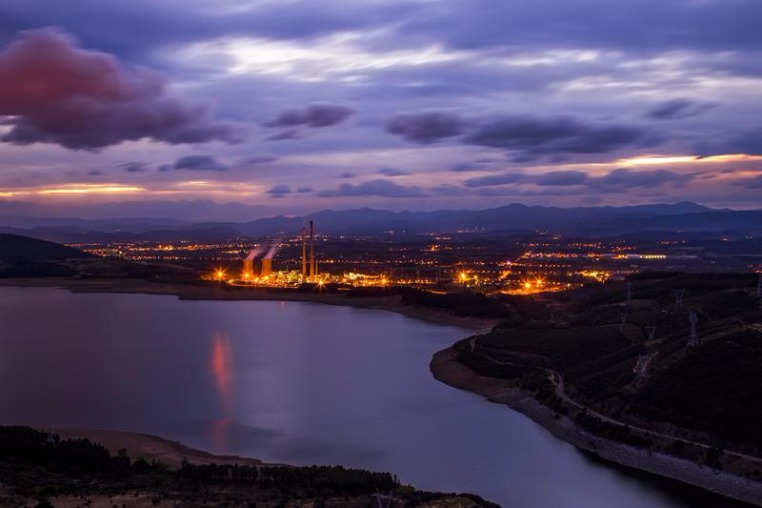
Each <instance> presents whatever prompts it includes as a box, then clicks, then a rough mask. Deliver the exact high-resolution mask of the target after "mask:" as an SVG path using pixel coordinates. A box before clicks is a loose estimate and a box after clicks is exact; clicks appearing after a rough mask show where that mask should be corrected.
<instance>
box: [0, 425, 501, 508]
mask: <svg viewBox="0 0 762 508" xmlns="http://www.w3.org/2000/svg"><path fill="white" fill-rule="evenodd" d="M377 492H378V493H383V494H384V495H385V496H388V495H390V494H391V495H392V496H393V497H394V498H395V499H396V502H395V503H394V505H393V506H396V507H403V506H429V507H434V506H452V507H457V506H460V507H489V506H496V505H494V504H492V503H489V502H486V501H484V500H482V499H481V498H479V497H477V496H473V495H469V494H458V495H453V494H439V493H431V492H422V491H417V490H415V489H413V488H412V487H407V486H403V485H401V484H400V483H399V481H398V480H397V479H396V477H395V476H393V475H392V474H390V473H381V472H371V471H365V470H361V469H346V468H343V467H328V466H312V467H290V466H265V465H250V464H244V465H241V464H192V463H188V462H187V461H186V462H184V463H183V464H182V466H181V467H180V468H178V469H170V468H168V467H167V466H165V465H163V464H161V463H158V462H155V461H154V462H150V463H149V462H147V461H145V460H143V459H138V460H135V461H133V460H132V459H131V458H130V457H129V456H128V455H127V453H126V451H125V450H121V451H120V452H119V453H118V454H116V455H112V454H110V453H109V452H108V451H107V449H106V448H104V447H103V446H101V445H99V444H96V443H93V442H91V441H89V440H87V439H76V440H62V439H60V438H59V437H58V436H54V435H51V434H48V433H45V432H40V431H37V430H34V429H31V428H29V427H0V505H2V506H30V505H31V506H34V505H35V504H36V506H78V505H82V506H109V507H111V506H114V505H117V506H158V505H171V506H189V507H193V506H226V507H234V506H244V507H251V506H257V507H272V506H282V507H286V506H314V507H318V506H336V507H338V506H344V507H349V508H352V507H365V506H372V505H375V503H376V501H375V495H376V493H377Z"/></svg>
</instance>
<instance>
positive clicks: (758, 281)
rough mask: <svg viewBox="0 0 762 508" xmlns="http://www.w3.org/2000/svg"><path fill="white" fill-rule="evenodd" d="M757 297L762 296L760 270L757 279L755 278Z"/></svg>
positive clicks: (761, 274) (761, 275)
mask: <svg viewBox="0 0 762 508" xmlns="http://www.w3.org/2000/svg"><path fill="white" fill-rule="evenodd" d="M757 298H762V272H759V279H758V280H757Z"/></svg>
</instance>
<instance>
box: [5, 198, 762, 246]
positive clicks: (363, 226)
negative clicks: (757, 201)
mask: <svg viewBox="0 0 762 508" xmlns="http://www.w3.org/2000/svg"><path fill="white" fill-rule="evenodd" d="M310 220H312V221H314V222H315V225H316V229H317V232H318V233H320V234H331V235H368V236H370V235H372V236H378V235H385V234H394V235H418V234H423V233H454V232H459V231H461V232H470V233H474V234H479V233H484V234H489V233H498V232H499V233H512V232H532V231H548V232H550V233H556V234H564V235H575V236H584V235H591V236H592V235H595V236H609V237H611V236H620V235H624V234H632V233H643V232H677V231H683V232H691V233H712V234H715V235H716V234H718V233H736V234H743V235H749V234H754V235H758V234H762V210H746V211H737V210H718V209H712V208H707V207H705V206H701V205H698V204H696V203H690V202H684V203H676V204H656V205H641V206H626V207H611V206H603V207H577V208H555V207H544V206H526V205H522V204H517V203H514V204H509V205H506V206H501V207H498V208H490V209H485V210H438V211H432V212H392V211H388V210H374V209H370V208H361V209H355V210H338V211H337V210H323V211H320V212H316V213H313V214H309V215H304V216H295V217H286V216H275V217H267V218H262V219H257V220H254V221H250V222H245V223H235V222H204V223H196V224H189V223H185V222H181V221H175V220H172V219H147V218H134V219H131V218H121V219H101V220H82V219H65V218H28V217H26V218H19V217H0V233H15V234H24V235H29V236H33V237H35V238H42V239H47V240H53V241H59V242H87V241H90V242H104V241H137V240H152V241H171V240H178V239H185V240H196V241H216V240H220V241H224V240H228V239H231V238H235V237H256V236H295V235H298V234H299V232H300V231H301V228H302V226H303V225H305V224H306V223H307V222H308V221H310Z"/></svg>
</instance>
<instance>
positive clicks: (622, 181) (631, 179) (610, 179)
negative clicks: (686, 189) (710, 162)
mask: <svg viewBox="0 0 762 508" xmlns="http://www.w3.org/2000/svg"><path fill="white" fill-rule="evenodd" d="M692 179H693V175H690V174H685V173H677V172H675V171H669V170H667V169H657V170H654V171H633V170H632V169H628V168H619V169H615V170H613V171H611V172H610V173H608V174H606V175H604V176H601V177H598V178H594V179H590V180H589V183H590V185H591V187H595V188H610V187H622V188H633V187H657V186H659V185H664V184H671V185H673V186H676V187H679V186H681V185H684V184H686V183H688V182H689V181H690V180H692Z"/></svg>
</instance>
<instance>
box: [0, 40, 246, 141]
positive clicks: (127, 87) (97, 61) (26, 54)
mask: <svg viewBox="0 0 762 508" xmlns="http://www.w3.org/2000/svg"><path fill="white" fill-rule="evenodd" d="M0 115H6V116H8V117H11V120H10V122H11V123H10V125H11V126H12V129H11V131H10V132H8V133H7V134H6V135H5V136H3V138H2V140H3V141H6V142H10V143H15V144H22V145H26V144H32V143H55V144H59V145H62V146H65V147H67V148H71V149H86V150H93V149H98V148H103V147H106V146H109V145H116V144H119V143H122V142H124V141H134V140H139V139H145V138H148V139H152V140H155V141H161V142H165V143H171V144H181V143H201V142H205V141H212V140H219V141H224V142H227V143H233V142H237V141H240V135H239V133H238V132H237V129H236V128H235V127H234V126H233V125H232V124H229V123H222V122H215V121H212V120H211V119H210V118H209V115H208V112H207V109H206V107H204V106H200V105H190V104H187V103H185V102H184V101H182V100H180V99H179V98H177V97H173V96H172V95H170V94H169V93H168V92H167V90H166V83H165V80H164V78H163V77H162V76H161V75H159V74H157V73H155V72H153V71H151V70H149V69H146V68H143V67H128V66H125V65H123V64H122V63H120V62H119V61H118V60H116V59H115V58H114V57H112V56H111V55H108V54H105V53H99V52H94V51H86V50H83V49H80V48H79V47H77V45H76V43H75V41H74V40H73V39H72V38H71V37H70V36H68V35H67V34H65V33H63V32H60V31H58V30H54V29H42V30H34V31H29V32H25V33H22V34H21V35H20V36H19V37H18V38H17V39H16V40H15V41H14V42H13V43H12V44H11V45H10V46H8V47H7V48H6V49H5V51H3V52H2V53H0Z"/></svg>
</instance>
